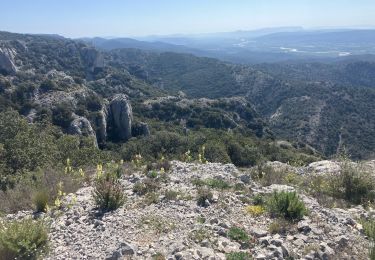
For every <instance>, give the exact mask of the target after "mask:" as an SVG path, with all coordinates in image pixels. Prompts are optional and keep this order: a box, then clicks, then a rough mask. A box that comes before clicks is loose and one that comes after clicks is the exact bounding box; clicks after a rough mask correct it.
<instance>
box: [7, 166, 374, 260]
mask: <svg viewBox="0 0 375 260" xmlns="http://www.w3.org/2000/svg"><path fill="white" fill-rule="evenodd" d="M268 165H269V167H271V168H272V169H274V170H276V171H283V173H285V174H286V173H287V172H289V174H292V173H293V172H295V173H296V174H297V175H296V176H299V177H301V178H306V179H307V178H309V177H311V176H317V175H322V174H326V175H328V174H330V173H335V174H338V173H339V172H340V171H342V164H340V163H337V162H330V161H322V162H316V163H313V164H311V165H309V166H306V167H292V166H289V165H286V164H281V163H279V162H273V163H269V164H268ZM366 167H369V168H368V169H371V170H372V171H373V170H374V168H375V164H374V162H369V163H368V164H366ZM123 169H124V173H123V175H122V177H121V178H120V183H121V189H122V190H123V191H124V193H125V194H126V198H127V200H126V202H125V204H124V205H123V206H121V207H120V208H119V209H117V210H115V211H112V212H104V213H103V212H102V211H100V210H98V209H97V206H96V204H95V201H94V199H93V195H92V194H93V190H94V188H93V187H92V186H86V187H84V188H81V189H79V190H78V191H77V192H75V193H74V194H73V193H72V194H68V195H67V196H66V197H65V198H64V199H63V202H62V207H61V209H60V210H52V211H50V212H48V213H47V214H44V213H38V214H36V215H32V212H25V211H23V212H18V213H17V214H15V215H7V216H6V217H5V218H4V219H13V220H14V219H20V218H24V217H29V216H33V217H35V218H38V219H45V220H46V221H47V222H49V223H50V226H51V229H50V232H49V240H50V241H51V251H50V253H49V254H48V255H47V257H46V259H306V260H307V259H367V248H368V247H369V240H368V238H367V237H366V236H365V235H364V231H363V227H362V225H361V223H362V222H361V221H362V220H364V219H371V218H373V217H374V214H375V211H374V210H372V209H368V210H365V209H364V208H363V207H362V206H357V207H352V206H349V208H346V209H340V208H328V207H326V206H324V205H322V204H320V203H319V202H318V200H317V198H316V197H315V198H314V196H312V195H311V193H309V192H308V189H307V187H302V186H296V185H293V184H292V182H291V183H290V184H289V185H285V184H271V185H265V184H264V183H263V182H262V180H259V179H257V178H256V177H255V176H256V174H254V173H255V171H256V168H254V169H247V170H241V169H237V168H236V167H235V166H234V165H232V164H215V163H206V164H199V163H184V162H179V161H173V162H172V163H171V166H170V169H169V170H167V172H163V171H158V172H157V173H156V172H155V175H154V176H151V175H147V174H145V172H144V168H129V166H126V167H125V166H124V168H123ZM286 169H288V170H286ZM297 172H298V173H297ZM149 174H150V173H149ZM267 174H269V172H267ZM147 180H151V182H153V183H150V182H147ZM140 183H143V184H146V183H147V185H146V186H145V187H146V188H145V190H144V191H142V192H141V190H140V185H139V184H140ZM201 185H203V186H204V185H207V187H208V189H209V192H212V197H207V198H206V200H203V204H202V203H201V204H200V203H199V200H198V203H197V199H198V198H199V197H200V196H201V195H200V193H199V190H200V189H202V188H201ZM275 191H288V192H293V191H297V193H298V196H299V197H300V199H301V201H303V203H304V205H305V207H306V208H307V213H306V215H305V216H303V217H302V218H300V219H296V220H294V221H290V220H287V219H284V218H283V217H274V216H272V215H271V214H269V213H268V212H267V211H265V208H263V207H266V206H262V205H263V204H261V203H262V202H261V201H260V200H261V198H266V197H267V196H270V195H272V193H273V192H275ZM197 192H198V193H197ZM255 205H259V206H255ZM240 255H241V257H240ZM236 256H237V258H236ZM250 256H251V258H250ZM230 257H232V258H230Z"/></svg>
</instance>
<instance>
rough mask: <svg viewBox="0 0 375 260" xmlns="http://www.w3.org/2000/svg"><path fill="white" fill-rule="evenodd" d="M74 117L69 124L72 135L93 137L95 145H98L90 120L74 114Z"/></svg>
mask: <svg viewBox="0 0 375 260" xmlns="http://www.w3.org/2000/svg"><path fill="white" fill-rule="evenodd" d="M73 117H74V119H73V121H72V122H71V123H70V126H69V133H70V134H72V135H81V136H86V137H92V138H93V139H94V140H95V145H96V146H97V142H96V134H95V131H94V129H93V128H92V126H91V123H90V121H89V120H88V119H87V118H85V117H81V116H77V115H74V116H73Z"/></svg>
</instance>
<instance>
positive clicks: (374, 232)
mask: <svg viewBox="0 0 375 260" xmlns="http://www.w3.org/2000/svg"><path fill="white" fill-rule="evenodd" d="M362 225H363V231H364V233H365V235H366V236H368V238H369V240H370V247H369V258H370V259H371V260H374V259H375V221H374V220H369V221H364V222H362Z"/></svg>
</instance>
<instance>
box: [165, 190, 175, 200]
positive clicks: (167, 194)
mask: <svg viewBox="0 0 375 260" xmlns="http://www.w3.org/2000/svg"><path fill="white" fill-rule="evenodd" d="M164 197H165V199H166V200H176V199H177V197H178V192H177V191H174V190H167V191H166V192H165V194H164Z"/></svg>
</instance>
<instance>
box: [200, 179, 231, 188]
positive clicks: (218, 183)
mask: <svg viewBox="0 0 375 260" xmlns="http://www.w3.org/2000/svg"><path fill="white" fill-rule="evenodd" d="M204 182H205V184H206V185H207V186H208V187H210V188H213V189H221V190H224V189H229V188H230V184H229V183H228V182H226V181H224V180H222V179H214V178H212V179H206V180H204Z"/></svg>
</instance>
